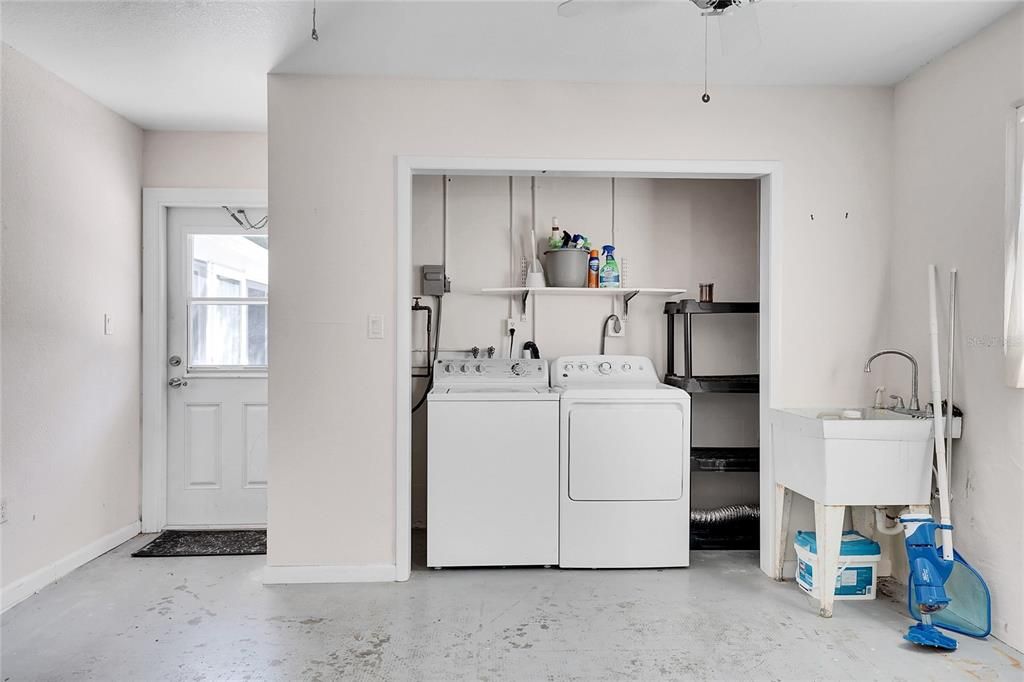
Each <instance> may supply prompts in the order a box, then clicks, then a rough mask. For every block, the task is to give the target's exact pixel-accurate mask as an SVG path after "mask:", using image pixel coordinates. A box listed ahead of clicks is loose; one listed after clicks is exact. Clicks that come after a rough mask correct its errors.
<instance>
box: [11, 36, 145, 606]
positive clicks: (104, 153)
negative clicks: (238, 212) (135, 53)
mask: <svg viewBox="0 0 1024 682" xmlns="http://www.w3.org/2000/svg"><path fill="white" fill-rule="evenodd" d="M2 76H3V80H2V88H3V90H2V97H3V150H2V156H3V179H4V185H3V192H2V196H3V240H4V243H3V247H4V248H3V263H2V290H3V293H2V303H3V311H2V346H3V348H2V362H3V367H2V371H3V394H2V405H3V412H2V419H3V435H2V439H3V440H2V452H3V463H2V483H3V485H2V493H0V494H2V496H3V498H4V499H6V501H7V507H8V517H9V520H8V521H7V523H5V524H3V525H2V526H0V532H2V543H3V564H2V573H3V586H4V598H5V601H8V600H10V599H13V598H15V597H16V596H18V595H16V594H14V592H12V591H9V590H8V588H11V587H12V585H16V584H18V583H19V581H21V582H23V581H24V580H25V579H28V578H31V577H32V576H33V575H36V576H37V577H38V576H44V575H46V574H47V571H48V570H50V569H52V567H53V564H55V563H58V562H59V561H60V560H62V559H65V558H67V557H68V556H69V555H74V554H75V553H76V552H79V550H82V549H83V548H86V547H88V546H90V545H93V546H95V545H94V543H96V542H97V541H100V540H102V539H103V538H105V537H108V538H109V537H111V534H115V535H116V534H117V533H118V532H119V531H124V529H126V528H128V529H129V530H130V527H131V526H132V524H137V522H138V520H139V355H140V299H141V292H140V272H139V268H140V249H141V242H140V238H141V235H140V229H139V225H140V220H141V216H140V211H141V205H140V203H141V194H140V178H141V172H142V131H140V130H139V129H138V128H137V127H135V126H134V125H132V124H131V123H129V122H128V121H126V120H125V119H123V118H121V117H120V116H117V115H116V114H114V113H113V112H111V111H109V110H108V109H106V108H104V107H103V106H101V105H100V104H98V103H97V102H95V101H93V100H91V99H89V98H88V97H86V96H85V95H83V94H82V93H80V92H79V91H77V90H75V89H74V88H72V87H71V86H70V85H68V84H67V83H65V82H64V81H62V80H60V79H58V78H57V77H56V76H54V75H53V74H51V73H49V72H47V71H45V70H44V69H42V68H41V67H39V66H37V65H36V64H34V63H33V62H31V61H29V60H28V59H27V58H26V57H24V56H22V55H21V54H20V53H18V52H16V51H14V50H12V49H10V48H9V47H7V46H6V45H5V46H4V47H3V74H2ZM105 313H106V314H110V315H111V317H112V322H113V334H112V335H110V336H105V335H104V333H103V316H104V314H105ZM102 549H107V548H106V547H105V548H102ZM88 558H91V557H88ZM48 567H49V568H48ZM72 567H73V566H72ZM20 596H24V595H23V594H21V595H20Z"/></svg>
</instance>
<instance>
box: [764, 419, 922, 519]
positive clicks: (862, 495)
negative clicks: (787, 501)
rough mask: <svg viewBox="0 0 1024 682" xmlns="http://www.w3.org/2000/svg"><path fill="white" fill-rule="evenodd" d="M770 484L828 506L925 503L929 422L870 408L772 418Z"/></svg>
mask: <svg viewBox="0 0 1024 682" xmlns="http://www.w3.org/2000/svg"><path fill="white" fill-rule="evenodd" d="M771 429H772V453H773V457H774V461H775V482H776V483H777V484H779V485H783V486H785V487H786V488H789V489H790V490H793V491H795V492H797V493H799V494H801V495H803V496H804V497H808V498H810V499H812V500H814V501H816V502H818V503H820V504H825V505H845V506H858V505H912V504H928V502H929V500H930V497H931V472H932V421H931V420H930V419H921V418H917V417H911V416H909V415H904V414H899V413H896V412H892V411H891V410H881V409H874V408H851V409H842V408H798V409H783V410H772V411H771Z"/></svg>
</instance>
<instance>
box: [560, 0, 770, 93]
mask: <svg viewBox="0 0 1024 682" xmlns="http://www.w3.org/2000/svg"><path fill="white" fill-rule="evenodd" d="M760 1H761V0H690V2H691V3H693V4H694V5H695V6H696V7H697V8H698V9H699V10H700V11H701V12H700V13H701V16H702V17H704V94H703V95H702V96H701V101H703V102H704V103H705V104H707V103H708V102H710V101H711V95H709V94H708V85H707V80H708V77H707V76H708V74H707V72H708V20H709V19H710V18H712V17H714V18H716V21H717V22H718V27H719V35H720V37H721V44H722V53H723V54H724V55H728V54H730V53H736V52H737V51H743V52H749V51H751V50H754V49H756V48H758V47H759V46H760V45H761V31H760V28H759V26H758V21H757V16H756V7H753V5H754V4H756V3H758V2H760ZM586 4H587V3H586V2H584V1H582V0H564V1H563V2H561V3H559V4H558V7H557V10H556V11H557V13H558V15H559V16H561V17H565V18H571V17H575V16H579V15H580V14H582V13H583V11H584V6H585V5H586ZM744 5H747V6H748V7H746V8H743V6H744ZM739 8H743V10H742V11H736V10H738V9H739Z"/></svg>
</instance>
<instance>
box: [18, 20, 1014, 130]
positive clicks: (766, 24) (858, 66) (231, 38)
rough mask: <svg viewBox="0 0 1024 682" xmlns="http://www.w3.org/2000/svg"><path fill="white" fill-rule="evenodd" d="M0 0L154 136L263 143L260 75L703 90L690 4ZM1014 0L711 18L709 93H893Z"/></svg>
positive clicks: (67, 70) (67, 68)
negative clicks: (749, 36) (759, 88)
mask: <svg viewBox="0 0 1024 682" xmlns="http://www.w3.org/2000/svg"><path fill="white" fill-rule="evenodd" d="M575 1H576V3H577V5H578V15H577V16H575V17H572V18H563V17H560V16H559V15H558V14H557V13H556V11H555V6H556V5H557V2H554V1H553V0H547V1H534V2H531V1H520V2H489V1H483V0H477V1H475V2H444V3H439V2H424V1H415V2H389V1H377V2H331V1H330V0H319V10H318V15H317V19H318V22H317V23H318V28H319V33H320V41H319V42H316V43H314V42H313V41H311V40H310V39H309V32H310V19H311V17H310V13H311V10H312V0H295V1H291V2H257V1H252V2H196V1H194V0H193V1H190V2H181V1H179V0H173V1H164V2H114V1H106V2H49V1H44V2H11V1H9V0H8V1H6V2H4V3H3V9H2V22H3V23H2V28H3V40H4V42H6V43H9V44H10V45H11V46H13V47H14V48H15V49H17V50H19V51H21V52H22V53H24V54H26V55H27V56H29V57H31V58H32V59H33V60H35V61H36V62H38V63H40V64H42V65H43V66H44V67H46V68H47V69H49V70H51V71H53V72H54V73H56V74H58V75H59V76H61V77H62V78H64V79H65V80H67V81H69V82H70V83H72V84H74V85H75V86H76V87H78V88H79V89H81V90H83V91H84V92H86V93H88V94H89V95H91V96H92V97H94V98H96V99H97V100H99V101H100V102H102V103H104V104H106V105H107V106H109V107H110V108H112V109H114V110H115V111H118V112H120V113H121V114H123V115H124V116H126V117H127V118H129V119H130V120H132V121H134V122H136V123H138V124H139V125H140V126H142V127H144V128H147V129H165V130H264V129H265V128H266V76H265V75H266V74H267V73H268V72H273V73H316V74H361V75H387V76H416V77H426V78H456V79H458V78H473V79H476V78H486V79H511V80H521V79H538V80H582V81H652V82H678V83H691V84H692V83H699V82H701V81H702V80H703V65H704V61H703V37H704V20H703V19H702V18H701V16H700V14H699V12H698V10H697V9H696V7H694V6H693V5H692V4H690V2H688V0H664V1H661V2H637V1H635V0H634V1H630V2H621V1H620V2H601V1H599V0H575ZM1020 4H1021V0H874V1H872V0H845V1H844V0H802V1H795V2H794V1H790V0H764V1H763V2H761V3H760V4H758V5H757V6H756V9H757V15H756V16H757V24H758V25H759V26H760V34H761V40H760V45H757V43H756V42H750V41H743V40H741V41H740V46H739V47H730V48H729V49H726V50H725V52H724V54H723V39H724V41H725V42H729V41H730V38H737V37H742V36H743V35H745V24H746V23H747V22H745V21H744V20H745V19H748V18H749V15H747V16H741V14H740V13H745V12H748V11H749V9H750V8H741V9H739V10H737V12H736V13H735V14H734V15H733V16H732V17H728V18H726V19H724V20H722V21H723V22H724V21H729V22H732V27H731V28H732V30H731V31H730V30H729V29H730V27H729V26H726V25H724V24H723V25H722V26H721V27H719V26H717V25H716V21H715V20H712V22H711V25H712V28H711V80H712V85H715V84H720V85H891V84H894V83H897V82H899V81H900V80H902V79H903V78H905V77H906V76H907V75H909V74H910V73H912V72H913V71H914V70H915V69H917V68H918V67H920V66H921V65H923V64H925V63H927V62H928V61H929V60H931V59H933V58H934V57H936V56H938V55H940V54H942V53H943V52H945V51H947V50H949V49H950V48H952V47H954V46H955V45H957V44H959V43H960V42H962V41H964V40H965V39H967V38H969V37H970V36H972V35H974V34H975V33H977V32H978V31H979V30H981V29H982V28H983V27H985V26H987V25H988V24H990V23H991V22H993V21H994V20H995V19H997V18H998V17H999V16H1001V15H1002V14H1004V13H1006V12H1008V11H1010V10H1011V9H1013V7H1015V6H1018V5H1020Z"/></svg>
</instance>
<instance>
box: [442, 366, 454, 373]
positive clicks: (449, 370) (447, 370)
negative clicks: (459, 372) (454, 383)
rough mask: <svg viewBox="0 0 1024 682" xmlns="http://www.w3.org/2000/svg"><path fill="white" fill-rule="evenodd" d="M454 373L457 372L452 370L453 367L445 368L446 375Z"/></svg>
mask: <svg viewBox="0 0 1024 682" xmlns="http://www.w3.org/2000/svg"><path fill="white" fill-rule="evenodd" d="M453 371H455V370H454V369H453V368H452V366H451V365H445V366H444V373H445V374H451V373H452V372H453Z"/></svg>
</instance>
